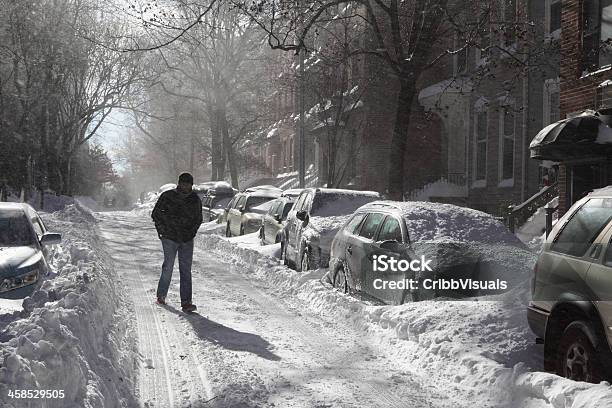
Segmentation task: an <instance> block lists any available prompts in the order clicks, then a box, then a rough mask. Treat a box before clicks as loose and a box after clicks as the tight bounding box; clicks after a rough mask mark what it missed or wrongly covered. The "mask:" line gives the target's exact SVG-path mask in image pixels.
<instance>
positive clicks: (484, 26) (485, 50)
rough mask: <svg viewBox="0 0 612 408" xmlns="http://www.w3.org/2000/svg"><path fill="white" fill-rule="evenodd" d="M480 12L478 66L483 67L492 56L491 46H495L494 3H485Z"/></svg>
mask: <svg viewBox="0 0 612 408" xmlns="http://www.w3.org/2000/svg"><path fill="white" fill-rule="evenodd" d="M481 7H482V9H481V10H480V13H481V15H480V16H478V20H477V21H478V24H480V26H479V27H478V46H477V47H476V52H475V53H474V54H475V56H476V66H481V65H484V64H486V63H487V61H488V57H489V56H490V54H491V49H490V47H491V45H492V44H493V27H491V20H492V14H493V13H494V11H495V10H494V6H493V3H483V4H482V6H481Z"/></svg>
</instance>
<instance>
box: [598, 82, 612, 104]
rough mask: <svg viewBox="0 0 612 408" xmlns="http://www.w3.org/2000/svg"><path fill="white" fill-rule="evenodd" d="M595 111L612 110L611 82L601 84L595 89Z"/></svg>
mask: <svg viewBox="0 0 612 408" xmlns="http://www.w3.org/2000/svg"><path fill="white" fill-rule="evenodd" d="M595 106H597V109H605V108H612V80H607V81H605V82H602V83H601V84H600V85H599V86H598V87H597V101H596V104H595Z"/></svg>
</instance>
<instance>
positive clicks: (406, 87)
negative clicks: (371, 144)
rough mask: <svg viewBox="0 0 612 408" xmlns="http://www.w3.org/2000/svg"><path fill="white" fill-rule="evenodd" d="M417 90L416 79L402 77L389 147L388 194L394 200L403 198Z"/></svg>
mask: <svg viewBox="0 0 612 408" xmlns="http://www.w3.org/2000/svg"><path fill="white" fill-rule="evenodd" d="M415 92H416V87H415V82H414V80H411V79H400V90H399V95H398V100H397V108H396V111H395V126H394V128H393V137H392V138H391V145H390V147H389V149H390V152H389V177H388V183H389V184H388V194H389V198H390V199H392V200H398V201H402V200H403V193H404V161H405V158H406V150H407V148H408V127H409V125H410V113H411V111H412V101H413V99H414V95H415Z"/></svg>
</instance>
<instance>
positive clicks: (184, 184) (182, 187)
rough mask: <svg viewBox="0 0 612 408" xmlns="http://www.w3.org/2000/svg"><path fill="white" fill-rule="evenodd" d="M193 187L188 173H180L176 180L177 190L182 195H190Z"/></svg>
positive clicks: (191, 177)
mask: <svg viewBox="0 0 612 408" xmlns="http://www.w3.org/2000/svg"><path fill="white" fill-rule="evenodd" d="M192 187H193V176H192V175H191V174H189V173H181V175H180V176H179V179H178V186H177V189H178V190H179V191H180V192H183V193H190V192H191V188H192Z"/></svg>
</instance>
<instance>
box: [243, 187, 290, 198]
mask: <svg viewBox="0 0 612 408" xmlns="http://www.w3.org/2000/svg"><path fill="white" fill-rule="evenodd" d="M244 194H246V195H247V196H249V197H273V198H277V197H280V195H281V191H280V190H267V189H263V190H255V191H248V192H245V193H244Z"/></svg>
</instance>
